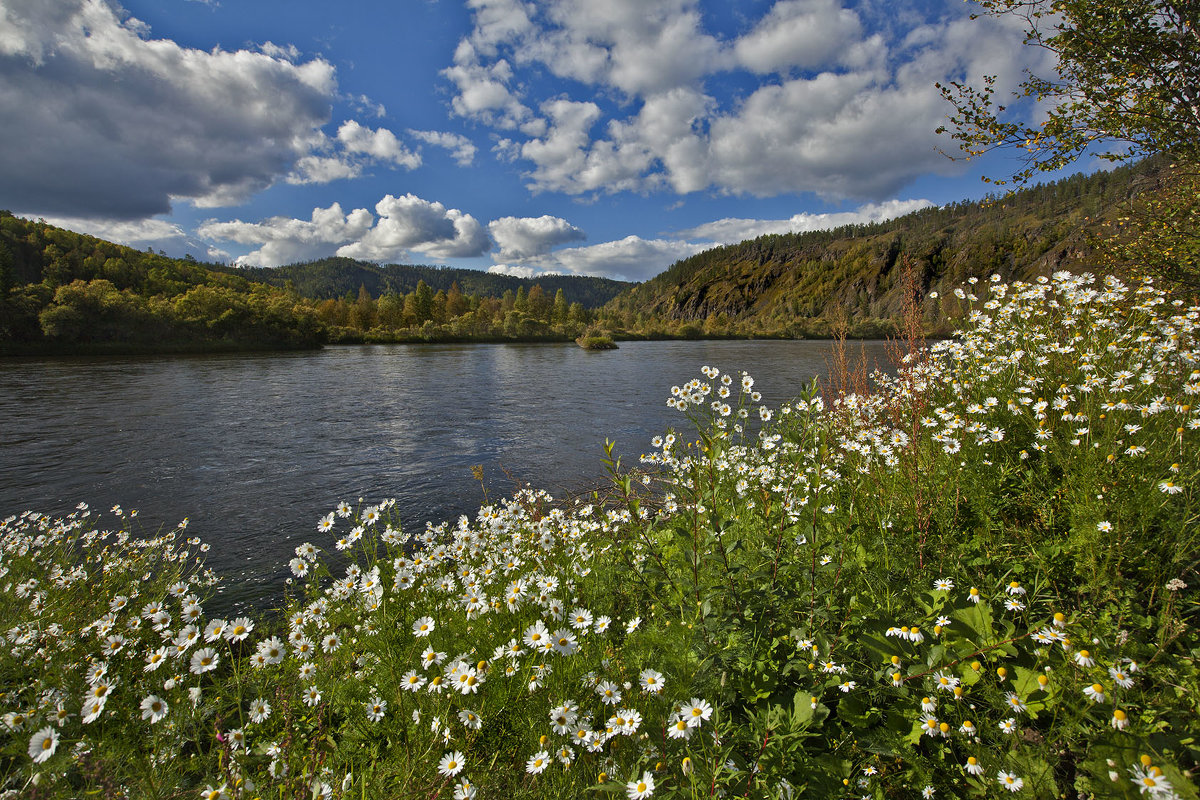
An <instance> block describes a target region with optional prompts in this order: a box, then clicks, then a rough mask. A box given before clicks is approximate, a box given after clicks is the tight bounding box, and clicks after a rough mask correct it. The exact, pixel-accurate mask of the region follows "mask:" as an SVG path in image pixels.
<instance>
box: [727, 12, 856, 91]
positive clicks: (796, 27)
mask: <svg viewBox="0 0 1200 800" xmlns="http://www.w3.org/2000/svg"><path fill="white" fill-rule="evenodd" d="M861 33H862V26H861V24H860V22H859V19H858V15H857V14H856V13H855V12H854V11H851V10H850V9H848V8H842V7H841V4H840V3H839V2H837V1H836V0H780V1H779V2H777V3H776V4H775V5H774V6H772V7H771V10H770V11H769V12H767V14H766V16H764V17H763V18H762V19H760V20H759V21H758V24H757V25H755V26H754V29H753V30H752V31H750V32H749V33H747V34H746V35H744V36H742V37H740V38H738V40H737V41H736V42H734V44H733V49H734V52H735V53H736V55H737V60H738V63H739V64H741V65H742V66H744V67H746V68H747V69H749V70H751V71H752V72H757V73H765V72H780V71H787V70H789V69H791V68H793V67H801V68H814V67H821V66H822V65H828V64H831V63H837V62H838V61H839V60H840V56H841V55H842V54H843V53H844V52H845V49H846V48H847V47H848V46H850V45H853V44H855V43H856V41H857V40H859V39H860V38H861Z"/></svg>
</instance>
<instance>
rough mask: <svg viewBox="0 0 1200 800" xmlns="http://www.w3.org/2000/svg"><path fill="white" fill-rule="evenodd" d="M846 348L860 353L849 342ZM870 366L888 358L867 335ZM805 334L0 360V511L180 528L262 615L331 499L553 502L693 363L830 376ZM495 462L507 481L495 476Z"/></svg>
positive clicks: (640, 424)
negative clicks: (84, 514) (478, 469)
mask: <svg viewBox="0 0 1200 800" xmlns="http://www.w3.org/2000/svg"><path fill="white" fill-rule="evenodd" d="M850 350H851V352H852V353H855V354H856V353H857V352H858V350H859V348H858V345H857V344H852V345H850ZM863 352H864V353H865V355H866V356H867V359H868V361H869V362H876V363H880V364H883V363H885V362H886V351H885V345H884V344H883V343H880V342H868V343H865V344H864V345H863ZM830 353H831V345H830V343H829V342H813V341H787V342H778V341H721V342H712V341H702V342H624V343H621V346H620V349H619V350H612V351H599V352H591V351H584V350H580V349H579V348H578V347H576V346H575V345H570V344H567V345H559V344H502V345H493V344H473V345H471V344H447V345H378V346H354V347H327V348H325V349H323V350H320V351H314V352H303V353H286V354H251V355H245V354H238V355H212V356H187V357H178V356H171V357H165V356H164V357H145V356H137V357H122V358H100V359H9V360H3V361H0V517H4V516H8V515H9V514H15V513H19V512H21V511H24V510H27V509H33V510H37V511H42V512H45V513H50V514H54V515H60V514H65V513H67V512H69V511H70V510H71V509H73V508H74V507H75V505H76V504H77V503H79V502H81V501H83V502H87V503H89V504H90V505H91V507H92V508H93V509H97V510H103V511H105V512H107V510H108V509H109V508H110V507H111V506H113V505H115V504H120V505H121V506H123V507H124V508H126V509H137V510H138V511H139V516H138V518H137V521H138V523H139V524H140V525H141V526H143V528H144V529H145V530H147V531H153V530H156V529H157V528H158V527H159V526H160V525H166V526H168V527H170V526H173V525H174V524H176V523H177V522H179V521H180V520H181V519H183V518H184V517H187V518H188V519H189V522H190V524H189V527H188V534H189V535H197V536H200V537H201V538H203V539H204V540H205V541H206V542H209V543H210V544H211V546H212V550H211V551H210V552H209V553H208V556H207V563H208V564H209V566H212V567H213V568H215V569H216V570H217V571H218V572H219V573H220V574H221V575H222V576H223V577H224V578H225V579H226V583H227V588H226V589H225V592H226V597H225V602H227V603H231V604H234V605H239V606H241V605H258V606H264V605H265V606H269V605H271V604H272V600H273V599H275V598H276V597H277V596H278V590H279V589H280V587H281V586H282V584H283V581H284V579H285V578H286V576H287V574H288V572H287V566H286V565H287V561H288V559H289V558H291V557H292V555H293V549H294V548H295V546H296V545H297V544H300V543H301V542H305V541H313V542H315V543H317V544H318V545H320V546H322V547H324V548H325V549H327V550H329V549H332V548H331V544H332V543H331V542H325V541H323V538H324V537H322V536H321V535H320V534H318V533H317V531H316V523H317V520H318V519H319V518H320V517H321V516H322V515H323V514H325V513H327V512H328V511H330V510H332V508H333V506H334V505H335V504H336V503H338V502H339V501H341V500H346V501H348V502H350V503H352V504H355V503H356V502H357V501H358V499H359V498H360V497H361V498H364V499H365V500H366V501H367V502H377V501H379V500H382V499H384V498H388V497H394V498H396V500H397V508H398V510H399V512H400V516H401V521H402V523H403V525H404V526H405V527H406V528H408V529H410V530H411V529H414V528H417V527H424V524H425V522H426V521H432V522H439V521H441V520H446V519H450V520H453V519H456V518H457V517H458V515H459V514H473V513H474V512H475V511H476V510H478V508H479V506H480V504H481V502H482V500H483V494H482V491H481V488H480V485H479V483H478V482H477V481H476V480H475V478H474V477H473V476H472V474H471V466H472V465H482V466H483V467H484V472H485V481H486V483H487V486H488V490H489V492H491V493H493V494H508V493H510V491H511V489H512V483H511V481H510V479H509V477H508V475H509V474H511V476H512V477H513V478H516V479H519V480H522V481H526V482H528V483H531V484H532V485H534V486H535V487H540V488H545V489H547V490H549V491H551V492H553V493H555V495H556V496H558V495H561V494H563V493H565V492H573V491H579V490H582V489H586V488H588V487H594V486H599V485H601V484H602V482H603V480H604V469H603V466H602V464H601V463H600V459H601V455H602V446H603V443H604V440H605V438H606V437H607V438H609V439H612V440H615V441H616V442H617V452H619V453H622V454H623V455H624V456H625V458H626V463H636V459H637V456H638V454H640V453H642V452H646V451H647V450H648V449H649V440H650V438H651V437H652V436H654V435H655V434H657V433H662V432H664V431H665V430H666V429H667V428H668V427H670V426H674V427H676V428H677V429H681V428H683V427H685V426H686V425H687V424H688V423H687V420H686V418H685V417H684V416H683V415H682V414H680V413H679V412H677V411H674V410H672V409H669V408H668V407H667V406H666V398H667V397H668V396H669V394H670V389H671V386H672V385H676V384H682V383H684V382H686V381H688V380H690V379H691V378H693V377H701V375H700V367H701V365H705V364H708V365H712V366H716V367H718V368H720V369H722V370H727V371H734V372H739V371H742V370H744V371H746V372H749V373H750V374H751V375H753V376H754V378H755V388H756V389H758V390H760V391H761V392H762V393H763V395H764V399H765V400H766V401H767V402H769V403H772V404H776V405H777V404H778V403H779V402H781V401H783V400H785V399H788V398H790V397H791V396H793V395H794V394H796V392H797V391H798V390H799V388H800V387H801V385H802V384H803V383H804V382H806V381H809V380H811V379H812V378H813V377H814V376H821V377H822V378H823V377H824V376H825V374H826V373H827V370H828V363H829V356H830ZM506 471H507V473H506Z"/></svg>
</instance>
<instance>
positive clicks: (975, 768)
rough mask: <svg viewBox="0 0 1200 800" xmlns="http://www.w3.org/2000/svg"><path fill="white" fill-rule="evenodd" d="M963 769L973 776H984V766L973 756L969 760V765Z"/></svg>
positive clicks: (965, 765)
mask: <svg viewBox="0 0 1200 800" xmlns="http://www.w3.org/2000/svg"><path fill="white" fill-rule="evenodd" d="M963 769H965V770H966V771H967V772H969V773H971V774H972V775H982V774H983V765H982V764H980V763H979V759H977V758H975V756H971V757H969V758H968V759H967V763H966V764H964V765H963Z"/></svg>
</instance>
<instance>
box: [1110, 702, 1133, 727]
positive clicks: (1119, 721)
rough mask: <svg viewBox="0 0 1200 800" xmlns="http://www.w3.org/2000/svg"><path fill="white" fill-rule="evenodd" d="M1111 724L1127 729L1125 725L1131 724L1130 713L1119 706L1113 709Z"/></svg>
mask: <svg viewBox="0 0 1200 800" xmlns="http://www.w3.org/2000/svg"><path fill="white" fill-rule="evenodd" d="M1109 724H1110V725H1112V726H1113V727H1114V728H1116V729H1117V730H1119V731H1123V730H1125V726H1127V725H1128V724H1129V715H1128V714H1126V713H1125V712H1124V711H1122V710H1121V709H1119V708H1117V709H1113V715H1112V719H1110V720H1109Z"/></svg>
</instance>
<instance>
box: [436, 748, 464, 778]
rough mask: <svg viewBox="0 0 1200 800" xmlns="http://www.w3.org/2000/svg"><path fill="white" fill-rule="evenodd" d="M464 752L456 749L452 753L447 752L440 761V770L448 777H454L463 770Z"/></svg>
mask: <svg viewBox="0 0 1200 800" xmlns="http://www.w3.org/2000/svg"><path fill="white" fill-rule="evenodd" d="M465 766H466V764H464V763H463V754H462V753H460V752H459V751H457V750H455V751H454V752H452V753H446V755H444V756H442V760H441V761H439V762H438V772H439V773H441V774H442V775H445V776H446V777H447V778H453V777H454V776H455V775H457V774H458V773H460V772H462V771H463V767H465Z"/></svg>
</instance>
